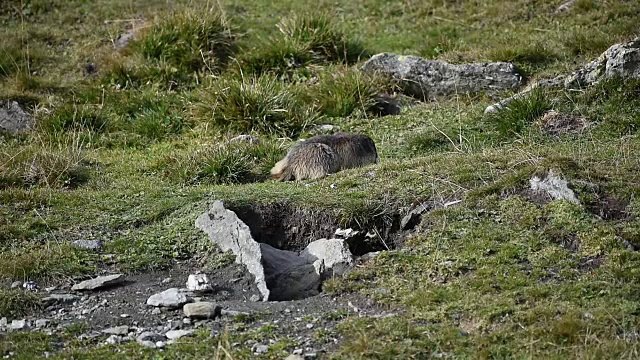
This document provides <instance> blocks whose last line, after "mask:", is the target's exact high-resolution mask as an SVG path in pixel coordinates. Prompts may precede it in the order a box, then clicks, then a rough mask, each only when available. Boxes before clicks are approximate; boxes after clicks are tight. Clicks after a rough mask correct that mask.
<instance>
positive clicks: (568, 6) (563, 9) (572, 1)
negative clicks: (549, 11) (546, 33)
mask: <svg viewBox="0 0 640 360" xmlns="http://www.w3.org/2000/svg"><path fill="white" fill-rule="evenodd" d="M575 2H576V0H569V1H567V2H565V3H564V4H562V5H560V6H558V7H557V8H556V11H555V13H556V14H560V13H565V12H568V11H569V10H571V8H572V7H573V5H574V4H575Z"/></svg>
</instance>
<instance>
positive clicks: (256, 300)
mask: <svg viewBox="0 0 640 360" xmlns="http://www.w3.org/2000/svg"><path fill="white" fill-rule="evenodd" d="M249 301H252V302H258V301H260V296H259V295H255V294H254V295H251V296H250V297H249Z"/></svg>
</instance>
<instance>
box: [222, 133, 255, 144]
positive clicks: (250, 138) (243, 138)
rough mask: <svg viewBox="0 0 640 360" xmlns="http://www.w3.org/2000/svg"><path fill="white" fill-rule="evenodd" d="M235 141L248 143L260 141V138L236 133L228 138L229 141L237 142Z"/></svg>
mask: <svg viewBox="0 0 640 360" xmlns="http://www.w3.org/2000/svg"><path fill="white" fill-rule="evenodd" d="M237 142H244V143H248V144H258V143H259V142H260V138H259V137H257V136H251V135H238V136H236V137H234V138H232V139H230V140H229V143H237Z"/></svg>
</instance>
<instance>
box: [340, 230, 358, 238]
mask: <svg viewBox="0 0 640 360" xmlns="http://www.w3.org/2000/svg"><path fill="white" fill-rule="evenodd" d="M358 234H360V231H358V230H353V229H352V228H347V229H341V228H337V229H336V232H335V233H334V235H335V236H337V237H340V238H343V239H349V238H352V237H355V236H356V235H358Z"/></svg>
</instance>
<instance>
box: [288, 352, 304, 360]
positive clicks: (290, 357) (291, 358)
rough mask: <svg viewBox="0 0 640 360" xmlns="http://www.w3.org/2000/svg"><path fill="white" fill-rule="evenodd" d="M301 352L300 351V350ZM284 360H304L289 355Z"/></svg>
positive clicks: (295, 355)
mask: <svg viewBox="0 0 640 360" xmlns="http://www.w3.org/2000/svg"><path fill="white" fill-rule="evenodd" d="M300 350H302V349H300ZM284 360H304V358H303V357H302V356H301V355H298V354H291V355H289V356H287V357H286V358H284Z"/></svg>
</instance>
